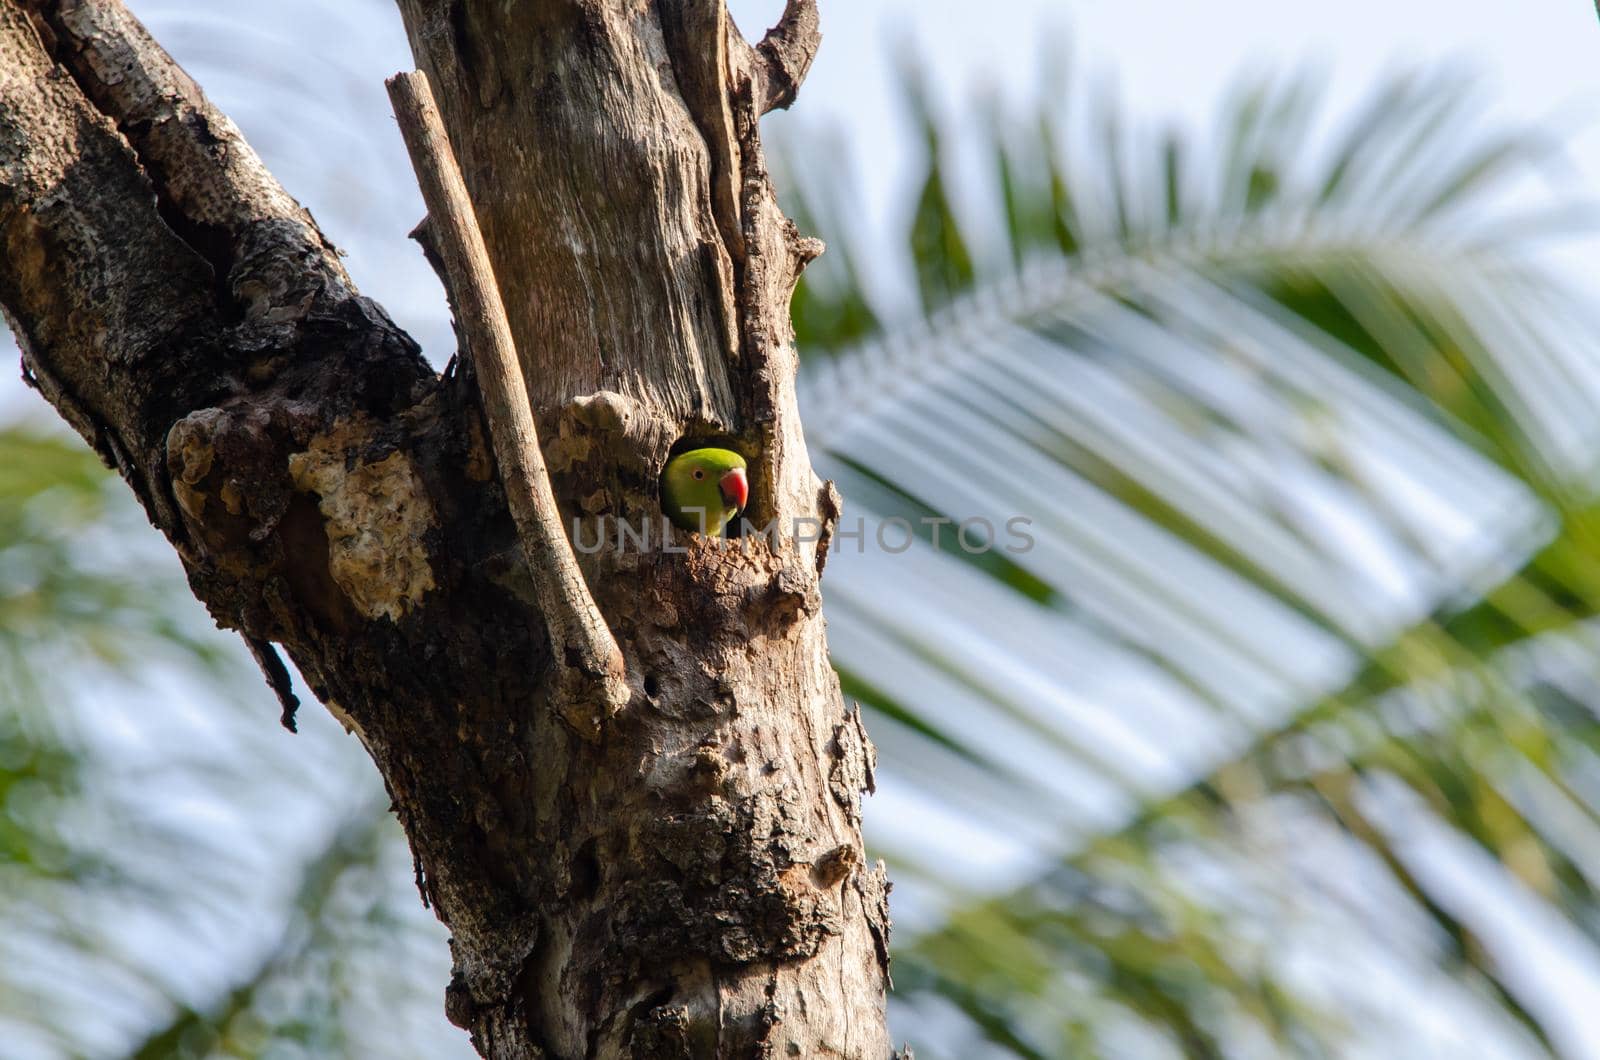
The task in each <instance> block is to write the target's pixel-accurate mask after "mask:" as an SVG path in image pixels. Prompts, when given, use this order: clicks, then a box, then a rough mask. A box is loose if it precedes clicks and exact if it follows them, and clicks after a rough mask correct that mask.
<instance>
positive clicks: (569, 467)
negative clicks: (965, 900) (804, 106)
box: [0, 0, 890, 1058]
mask: <svg viewBox="0 0 1600 1060" xmlns="http://www.w3.org/2000/svg"><path fill="white" fill-rule="evenodd" d="M400 8H401V11H402V14H403V16H404V18H405V21H406V26H407V30H408V32H409V34H410V38H411V41H412V44H413V49H414V51H415V53H416V57H417V62H418V65H419V66H420V67H422V69H423V70H424V71H425V72H426V73H427V74H428V75H429V76H430V78H431V80H432V82H433V85H434V88H435V91H436V92H437V94H438V96H439V102H440V107H441V110H442V113H443V116H444V119H445V124H446V126H447V128H448V131H449V135H450V138H451V140H452V141H453V143H454V146H455V149H456V153H457V155H458V156H459V159H460V162H461V168H462V170H463V172H464V175H465V179H466V184H467V187H468V190H469V191H470V193H471V198H472V201H473V203H474V206H475V209H476V212H477V215H478V219H479V221H480V223H481V225H482V229H483V234H484V237H485V241H486V244H487V247H488V251H489V256H490V259H491V261H492V264H493V268H494V271H495V273H496V275H497V277H498V281H499V288H500V291H501V294H502V295H503V297H504V302H505V304H506V305H507V306H508V307H509V316H510V323H511V331H512V333H513V335H514V338H515V341H516V346H517V349H518V351H519V354H520V359H521V362H522V367H523V374H524V376H525V378H526V380H527V389H528V394H529V398H530V399H531V403H532V408H533V411H534V414H535V419H536V421H537V427H538V430H539V434H540V437H541V438H542V440H543V454H544V458H545V463H546V464H547V465H548V468H549V473H550V479H551V484H552V485H553V487H554V496H555V498H556V500H557V503H558V504H559V506H560V509H561V511H562V512H563V513H565V516H566V517H567V519H572V518H574V517H576V518H578V519H579V520H580V521H581V522H582V524H583V529H582V533H583V534H584V535H585V538H586V540H588V541H589V542H593V541H595V540H601V539H603V540H604V542H605V545H604V547H603V548H601V550H600V551H598V552H596V553H593V554H584V555H581V556H580V557H579V558H580V561H581V565H582V570H583V575H584V579H585V580H586V581H587V584H588V587H589V589H590V590H591V591H592V594H593V598H594V602H595V603H597V604H598V606H599V610H600V612H601V613H602V615H603V617H604V620H605V623H606V625H607V626H608V627H609V631H610V633H611V634H612V635H613V636H614V638H615V641H616V644H617V645H618V646H619V647H620V649H621V654H622V665H623V668H624V669H625V673H626V678H625V679H626V686H625V687H624V688H623V689H622V698H623V699H624V700H625V702H624V703H622V704H621V705H620V709H615V710H614V712H613V711H609V710H605V709H601V706H600V704H599V700H598V699H595V698H593V697H592V696H591V698H585V696H586V695H588V693H585V692H584V691H583V689H584V687H585V686H584V684H583V683H582V682H577V683H574V682H572V681H570V680H567V678H568V677H570V674H571V671H572V669H573V667H574V666H575V665H577V661H576V660H574V659H573V658H571V652H570V651H566V650H563V651H554V652H553V651H552V650H551V647H550V640H549V630H547V623H546V620H545V612H544V611H543V610H542V609H541V608H540V607H539V606H537V601H538V598H539V596H538V594H537V593H536V592H535V589H534V587H535V585H536V584H537V583H538V582H539V579H538V578H533V577H530V573H529V569H528V567H527V565H526V564H525V562H524V559H523V555H524V554H523V551H522V550H521V548H520V547H519V541H518V537H517V530H516V526H515V524H514V523H513V521H512V519H511V518H510V516H509V515H508V512H507V501H506V494H505V492H504V490H503V489H502V487H501V484H500V483H501V479H500V476H499V473H498V472H497V469H496V464H495V460H494V458H493V455H492V450H491V448H490V447H489V446H488V445H487V443H486V441H485V439H486V436H487V435H486V430H485V427H484V424H483V421H482V419H481V412H480V409H481V405H480V401H479V395H478V391H477V389H476V387H475V385H474V383H473V374H472V371H471V370H470V365H471V360H472V359H471V351H470V350H468V351H467V356H466V358H465V363H466V365H467V366H468V367H467V370H464V371H461V372H457V373H453V374H451V375H447V376H446V377H443V378H440V377H438V376H436V375H435V374H434V373H433V372H432V371H431V370H430V369H429V368H428V367H427V365H426V363H425V362H424V361H423V360H422V359H421V357H420V356H419V355H418V351H417V348H416V346H415V344H414V343H413V342H412V341H411V340H410V339H409V338H408V337H407V336H406V335H405V334H403V333H402V332H401V331H400V330H399V329H397V328H396V327H395V326H394V324H393V323H392V322H391V321H390V320H389V318H388V317H387V316H386V315H385V314H384V312H383V311H382V309H380V308H379V307H378V306H376V305H374V304H373V303H372V302H370V301H368V300H366V299H364V298H362V297H361V296H360V295H359V293H357V292H356V290H355V289H354V288H353V286H352V285H351V283H350V280H349V278H348V277H347V276H346V275H345V273H344V270H343V269H342V268H341V266H340V264H339V261H338V258H337V256H336V254H335V252H334V250H333V248H332V247H331V246H330V244H329V243H328V242H327V240H326V239H325V238H324V237H323V235H322V234H321V232H319V231H318V229H317V227H316V225H315V224H314V223H313V222H312V220H311V218H310V216H309V215H308V214H306V213H305V211H304V210H302V209H301V208H300V207H299V206H298V205H297V204H296V203H295V202H294V201H293V200H292V199H291V198H290V197H289V196H288V195H287V194H286V193H285V192H284V191H283V189H281V188H280V187H279V186H278V185H277V184H276V182H274V181H273V179H272V178H271V176H270V175H268V174H267V172H266V171H265V170H264V168H263V167H262V166H261V164H260V162H259V160H258V159H257V158H256V156H255V155H254V154H253V153H252V152H251V151H250V149H249V147H248V146H247V145H246V144H245V143H244V141H243V139H242V138H241V136H240V135H239V132H238V130H237V129H236V128H235V127H234V126H233V125H232V124H231V123H230V122H229V121H228V120H227V118H226V117H225V116H223V115H222V114H220V113H218V112H217V111H216V110H215V109H214V108H213V107H212V106H211V105H210V104H209V103H208V102H207V101H206V99H205V98H204V96H203V95H202V94H201V92H200V90H199V89H198V87H197V86H196V85H195V84H194V83H193V82H192V81H191V80H190V79H189V78H188V77H187V76H186V75H185V74H184V73H183V72H182V71H181V70H180V69H179V68H178V67H177V66H176V65H175V64H174V63H173V62H172V61H171V59H170V58H169V57H168V56H167V55H166V54H165V53H164V52H163V51H162V50H161V49H160V48H159V47H158V46H157V45H156V44H155V43H154V42H153V41H152V40H151V39H150V38H149V37H148V36H147V35H146V33H145V31H144V30H143V28H142V27H141V26H140V25H139V24H138V23H137V22H136V21H135V20H134V19H133V18H132V17H131V16H130V15H129V14H128V13H127V12H126V11H125V10H124V9H123V7H122V6H121V4H120V3H119V2H118V0H0V304H3V305H4V307H5V310H6V313H7V316H8V319H9V320H10V322H11V324H12V327H13V328H14V330H15V332H16V334H17V336H18V338H19V340H20V343H21V346H22V350H23V365H24V374H25V376H26V378H27V379H28V381H29V382H30V383H32V384H33V385H34V386H35V387H37V388H38V389H39V390H40V392H41V393H42V394H43V395H44V396H45V398H46V399H48V400H49V401H50V402H51V404H53V405H54V406H55V407H56V408H57V409H58V410H59V411H60V412H61V414H62V415H63V416H64V417H66V419H67V420H68V421H70V422H71V423H72V425H73V426H74V427H75V428H77V430H78V431H79V432H80V433H82V434H83V436H84V437H85V438H86V439H87V440H88V441H89V443H90V444H91V445H93V446H94V447H95V449H96V450H97V451H98V452H99V453H100V454H101V455H102V456H103V457H104V458H105V459H106V461H107V462H108V463H110V464H112V465H113V466H115V467H116V468H117V469H118V470H119V471H120V472H121V474H122V475H123V477H124V478H125V479H126V480H127V481H128V483H129V484H130V485H131V486H132V488H133V489H134V491H135V493H136V494H137V495H138V497H139V499H140V501H141V502H142V503H143V505H144V507H145V510H146V512H147V513H148V514H149V517H150V519H151V521H152V522H153V523H154V524H155V525H156V526H158V527H159V528H160V529H161V530H162V531H163V532H164V533H165V534H166V535H167V537H168V538H169V540H170V541H171V542H172V544H173V546H174V547H175V548H176V549H177V550H178V552H179V554H180V555H181V557H182V559H183V563H184V566H185V568H186V570H187V571H188V575H189V579H190V583H191V585H192V586H193V588H194V591H195V594H196V595H197V596H198V597H199V598H200V599H201V600H202V601H204V602H205V604H206V606H207V607H208V608H209V609H210V610H211V613H212V614H213V615H214V616H215V617H216V619H217V621H218V622H219V623H220V624H221V625H223V626H224V627H227V628H230V629H236V630H239V631H240V632H241V633H242V634H243V635H244V637H245V638H246V640H247V642H248V643H249V644H250V645H251V648H252V651H253V652H254V653H255V655H256V657H257V659H258V660H259V661H260V662H261V663H262V666H263V668H264V669H265V670H266V672H267V674H268V677H269V679H270V680H271V681H272V682H273V684H274V687H276V688H278V689H279V692H280V695H281V696H283V697H285V708H286V712H290V710H291V708H292V703H291V702H290V701H289V699H288V696H289V693H288V680H287V674H286V671H285V670H284V667H283V664H282V663H281V662H280V661H279V657H278V655H277V652H276V650H275V649H274V647H273V646H272V645H273V643H274V642H276V643H277V644H279V645H282V647H283V649H284V650H285V651H286V652H287V654H288V656H289V657H290V658H291V659H292V660H293V661H294V663H295V664H296V665H297V666H298V667H299V669H300V672H301V673H302V674H303V675H304V676H305V679H306V682H307V684H308V685H309V686H310V687H311V688H312V689H313V690H314V691H315V693H316V694H317V696H318V697H319V698H321V699H322V701H323V702H324V703H326V704H327V706H328V708H329V710H331V711H332V712H333V713H334V714H335V715H336V716H337V717H338V718H339V719H340V720H341V721H343V722H344V723H345V725H346V726H347V727H348V728H349V729H350V730H351V731H352V732H354V733H355V734H356V735H357V736H359V737H360V739H361V740H362V742H363V744H364V745H365V746H366V748H367V749H368V751H369V752H370V753H371V755H372V758H373V760H374V762H376V763H377V765H378V768H379V769H380V770H381V771H382V774H383V776H384V779H385V781H386V782H387V784H388V788H389V791H390V793H391V795H392V797H393V800H394V805H395V810H396V813H397V814H398V815H399V818H400V820H401V822H402V824H403V825H404V826H405V830H406V833H407V835H408V836H409V837H410V841H411V844H412V849H413V850H414V852H415V854H416V857H417V861H418V866H419V882H420V884H421V886H422V889H423V892H424V895H425V897H426V898H427V899H428V900H430V901H431V902H432V903H433V905H434V907H435V909H436V910H437V911H438V914H439V917H440V919H441V920H443V921H444V922H445V923H446V924H447V925H448V926H449V928H450V931H451V934H452V940H451V945H452V949H453V952H454V956H455V977H454V979H453V981H452V982H451V984H450V986H449V988H448V990H447V992H446V1004H447V1008H448V1011H449V1014H450V1017H451V1018H452V1019H453V1020H454V1021H455V1022H456V1023H458V1024H459V1025H461V1026H462V1027H465V1028H467V1029H468V1030H469V1031H471V1033H472V1036H473V1042H474V1044H475V1045H476V1046H477V1048H478V1050H479V1051H480V1052H481V1053H482V1054H483V1055H485V1056H493V1057H508V1058H511V1057H515V1058H528V1057H552V1058H554V1057H561V1058H568V1057H572V1058H575V1057H658V1056H659V1057H747V1056H750V1057H753V1056H769V1055H771V1056H805V1057H825V1056H837V1057H872V1058H882V1057H886V1056H888V1055H889V1053H890V1047H889V1044H888V1039H887V1035H886V1031H885V1028H884V1011H883V1005H884V990H885V984H886V979H887V974H886V973H887V965H888V957H887V951H886V944H887V932H888V919H887V915H886V909H885V892H886V889H887V887H886V883H885V881H884V877H883V873H882V869H881V867H879V868H868V867H867V866H866V865H865V864H864V861H863V857H862V847H861V835H860V796H861V791H862V790H863V789H864V788H866V787H868V786H870V783H871V755H872V752H871V747H870V745H869V744H868V742H867V739H866V736H865V734H864V733H863V732H862V730H861V727H860V723H859V720H858V718H857V716H856V714H854V713H847V712H846V711H845V709H844V706H843V704H842V702H841V699H840V695H839V689H838V684H837V682H836V680H835V678H834V675H833V673H832V671H831V669H830V668H829V666H828V662H827V654H826V645H825V642H824V631H823V622H822V617H821V613H820V610H819V597H818V581H819V578H820V576H821V571H822V561H823V559H824V558H825V556H826V549H825V547H824V548H819V547H818V544H817V543H816V540H815V539H816V538H817V537H818V536H820V535H825V534H826V532H827V529H828V528H829V527H830V526H831V523H832V520H833V519H834V518H836V516H837V507H836V499H835V495H834V493H833V491H832V488H831V486H830V485H827V484H823V483H820V482H819V481H818V480H817V479H816V477H815V476H814V475H813V473H812V470H811V466H810V463H809V461H808V459H807V456H806V450H805V444H804V438H803V435H802V433H801V428H800V423H799V419H798V416H797V413H796V409H795V396H794V388H793V383H794V373H795V355H794V349H793V337H792V333H791V331H790V328H789V324H788V315H787V314H788V301H789V296H790V293H791V291H792V289H793V286H794V283H795V280H796V278H797V276H798V275H799V272H800V270H801V268H802V267H803V266H804V265H805V263H806V262H807V261H808V260H809V259H810V258H812V257H814V256H815V255H816V254H817V253H818V252H819V251H820V249H821V248H820V245H819V244H817V243H816V242H815V241H812V240H807V239H803V238H801V237H800V236H799V234H798V233H797V232H796V231H795V229H794V226H793V225H792V224H790V223H789V221H788V220H787V219H785V218H784V216H783V214H782V213H781V211H780V210H779V209H778V206H777V204H776V202H775V200H774V197H773V192H772V188H771V185H770V182H769V181H768V179H767V175H766V172H765V170H764V168H763V162H762V152H761V144H760V137H759V131H758V119H759V118H760V116H761V114H762V113H763V112H764V111H766V110H767V109H770V108H771V107H773V106H785V105H787V104H788V102H789V101H790V100H792V99H793V97H794V93H795V91H796V89H797V88H798V85H799V82H800V80H801V78H802V77H803V76H804V73H805V70H806V67H807V66H808V65H809V63H810V59H811V55H812V54H813V52H814V50H815V47H816V44H817V39H818V37H817V27H816V14H815V9H814V4H813V0H791V2H790V4H789V9H788V11H787V12H786V13H785V16H784V20H783V21H782V22H781V23H780V25H779V26H778V27H777V28H775V29H774V30H773V31H772V32H771V33H769V34H768V36H767V38H766V39H765V40H764V41H762V42H761V43H760V44H759V45H757V46H754V47H752V46H750V45H749V44H747V43H746V42H745V41H744V40H743V38H741V37H740V36H739V34H738V32H737V31H736V30H735V29H734V28H733V26H732V25H731V23H730V22H729V20H728V18H727V15H726V11H725V9H724V4H723V0H656V2H654V3H648V2H645V0H524V2H522V3H518V4H503V3H495V2H490V0H400ZM396 221H397V223H398V221H399V219H396ZM702 437H715V438H718V439H722V440H724V441H728V442H730V443H731V444H733V445H735V446H736V447H737V448H739V449H741V450H742V451H744V452H745V453H746V455H747V456H748V457H749V458H750V460H751V467H752V469H753V472H754V473H753V474H752V500H751V512H750V515H751V517H752V521H753V522H755V523H757V524H758V525H759V524H765V523H768V522H769V521H770V522H772V525H774V526H775V527H776V528H777V531H778V532H777V533H776V534H775V535H774V537H773V538H771V539H763V538H759V537H757V538H750V537H747V538H745V539H743V540H742V541H741V542H740V544H741V545H742V547H741V548H733V549H725V548H719V547H717V545H716V544H715V543H714V542H712V541H708V540H706V539H704V538H695V539H693V540H690V541H687V542H685V543H684V545H683V547H684V551H681V552H680V551H667V550H663V549H661V548H659V547H655V548H649V549H642V548H639V547H637V545H636V543H635V542H634V541H633V540H632V539H630V538H624V539H623V540H622V542H621V543H620V545H619V542H618V540H617V536H616V535H615V533H614V531H613V529H612V528H614V527H615V525H616V523H617V521H619V520H622V521H626V522H627V523H629V524H630V525H633V526H641V525H643V524H645V523H646V522H650V523H653V524H654V525H656V526H659V525H660V522H659V520H660V508H659V502H658V498H657V476H658V475H659V473H660V469H661V467H662V465H663V463H664V461H665V460H666V458H667V456H668V453H669V450H670V449H671V448H672V446H673V445H674V444H676V443H678V442H679V441H680V440H682V439H684V438H702ZM602 531H603V532H602ZM797 531H798V532H797ZM289 716H291V717H292V713H289Z"/></svg>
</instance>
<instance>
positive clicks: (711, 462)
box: [661, 448, 750, 537]
mask: <svg viewBox="0 0 1600 1060" xmlns="http://www.w3.org/2000/svg"><path fill="white" fill-rule="evenodd" d="M744 469H745V462H744V457H742V456H740V455H739V454H738V453H736V452H734V451H733V450H731V449H715V448H708V449H690V450H689V451H688V452H684V453H679V454H678V455H677V456H675V457H673V458H672V459H671V460H668V461H667V466H666V469H665V470H664V471H662V472H661V506H662V508H664V509H665V510H666V513H667V517H668V518H669V519H671V520H672V522H673V525H675V526H677V527H678V528H679V529H682V530H698V531H700V532H701V533H704V534H709V535H710V536H711V537H720V536H721V535H722V529H723V527H725V526H727V525H728V520H730V519H732V518H733V517H734V516H735V515H737V514H738V513H739V511H740V509H742V508H743V507H744V503H745V501H746V500H748V499H749V496H750V483H749V481H748V480H747V479H746V478H745V472H744Z"/></svg>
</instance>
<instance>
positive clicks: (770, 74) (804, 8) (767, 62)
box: [756, 0, 822, 114]
mask: <svg viewBox="0 0 1600 1060" xmlns="http://www.w3.org/2000/svg"><path fill="white" fill-rule="evenodd" d="M821 44H822V27H821V24H820V22H819V20H818V18H817V0H789V2H788V3H787V4H785V5H784V7H783V17H782V18H780V19H778V24H777V25H776V26H773V27H772V28H771V29H769V30H767V35H766V36H765V37H763V38H761V43H760V44H757V45H756V54H758V55H759V56H760V57H761V68H762V77H761V80H762V86H763V92H762V103H761V113H762V114H765V113H766V112H767V111H769V110H783V109H786V108H787V107H788V106H789V104H791V103H793V102H794V99H795V96H796V95H797V94H798V93H799V91H800V85H801V83H802V82H803V81H805V79H806V73H807V72H808V71H810V69H811V61H812V60H813V59H815V58H816V57H817V47H818V46H819V45H821Z"/></svg>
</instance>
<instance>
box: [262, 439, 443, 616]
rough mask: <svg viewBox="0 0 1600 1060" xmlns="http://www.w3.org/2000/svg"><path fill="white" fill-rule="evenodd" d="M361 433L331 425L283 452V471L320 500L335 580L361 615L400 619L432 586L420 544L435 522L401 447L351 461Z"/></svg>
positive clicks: (418, 481) (330, 567)
mask: <svg viewBox="0 0 1600 1060" xmlns="http://www.w3.org/2000/svg"><path fill="white" fill-rule="evenodd" d="M365 436H366V432H365V431H364V430H363V429H362V425H361V424H359V423H351V422H348V421H347V422H343V423H340V424H338V425H337V426H335V427H334V429H333V430H332V431H329V432H327V433H325V434H319V435H317V436H316V437H315V438H313V439H312V440H311V445H310V447H309V448H307V449H306V450H305V451H304V452H301V453H295V454H293V455H292V456H290V457H289V475H290V477H291V478H292V479H293V480H294V485H295V488H296V489H298V490H301V491H303V492H306V493H315V494H316V495H317V496H318V498H319V500H318V502H317V508H318V510H320V511H321V512H322V515H323V518H324V519H326V520H327V522H326V524H325V525H326V531H327V535H328V569H329V573H331V574H332V576H333V580H334V583H335V584H337V585H338V586H339V588H340V589H342V590H343V591H344V594H345V595H346V596H348V597H349V598H350V602H351V603H352V604H354V605H355V607H356V609H357V610H358V611H360V612H361V613H362V614H363V615H365V616H367V617H368V618H378V617H380V616H387V617H388V618H390V619H391V620H394V621H399V619H400V617H401V616H402V615H404V614H405V613H406V612H407V611H408V610H409V609H410V608H412V607H414V606H415V605H416V604H417V602H418V601H419V600H421V599H422V597H423V595H424V594H425V593H427V591H428V590H429V589H432V588H435V583H434V580H433V569H432V567H430V566H429V565H428V554H427V549H426V548H425V547H424V545H423V536H424V534H426V533H427V531H428V530H430V529H431V528H432V527H433V526H434V525H435V519H434V514H433V505H432V504H431V503H429V501H428V496H427V493H426V492H425V491H424V489H423V485H422V480H421V479H420V478H419V477H418V476H417V473H416V469H415V468H413V467H412V465H411V461H410V459H409V458H407V456H406V455H405V453H403V452H400V451H399V450H396V451H395V452H392V453H390V454H389V455H387V456H385V457H384V458H383V459H381V460H376V461H371V462H363V461H362V460H360V459H359V457H357V458H354V459H352V457H351V454H352V450H353V449H355V447H356V445H357V444H358V443H359V442H360V441H362V440H364V438H365Z"/></svg>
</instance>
